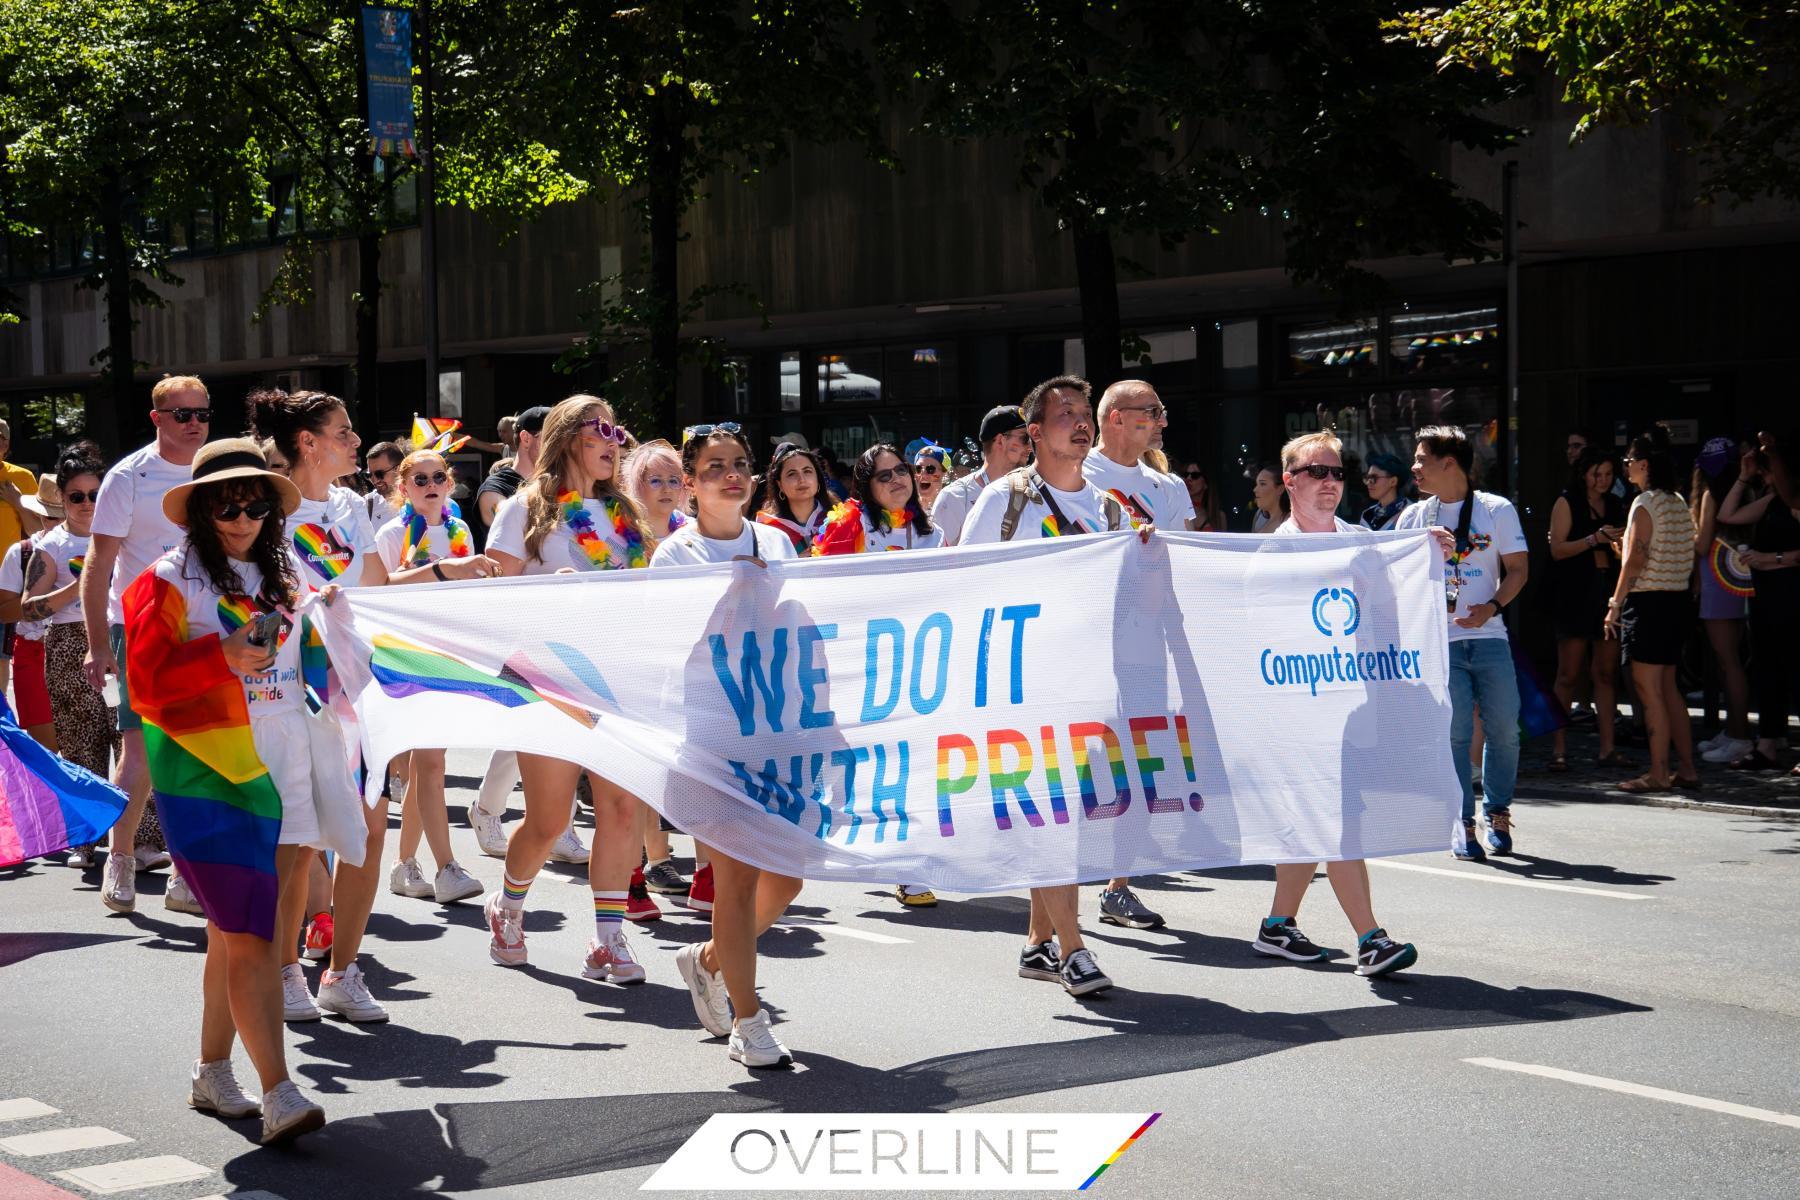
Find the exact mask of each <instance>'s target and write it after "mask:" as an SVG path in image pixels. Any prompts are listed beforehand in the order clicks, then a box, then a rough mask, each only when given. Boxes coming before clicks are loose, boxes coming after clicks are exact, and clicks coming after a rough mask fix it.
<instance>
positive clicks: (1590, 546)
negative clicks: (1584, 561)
mask: <svg viewBox="0 0 1800 1200" xmlns="http://www.w3.org/2000/svg"><path fill="white" fill-rule="evenodd" d="M1587 544H1588V549H1589V550H1592V549H1593V548H1594V535H1593V534H1591V533H1590V534H1588V535H1587Z"/></svg>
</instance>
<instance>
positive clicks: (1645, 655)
mask: <svg viewBox="0 0 1800 1200" xmlns="http://www.w3.org/2000/svg"><path fill="white" fill-rule="evenodd" d="M1693 625H1694V612H1693V605H1692V602H1691V601H1690V600H1689V599H1688V594H1687V593H1686V592H1632V593H1631V594H1630V595H1628V596H1626V597H1625V604H1624V607H1623V608H1622V609H1620V611H1619V644H1620V646H1622V647H1623V648H1624V655H1625V661H1627V662H1636V663H1643V664H1645V665H1646V666H1659V667H1672V666H1674V665H1675V664H1676V663H1678V662H1680V661H1681V648H1682V646H1683V645H1684V644H1685V643H1686V642H1687V635H1688V631H1689V630H1690V629H1692V628H1693Z"/></svg>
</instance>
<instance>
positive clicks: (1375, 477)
mask: <svg viewBox="0 0 1800 1200" xmlns="http://www.w3.org/2000/svg"><path fill="white" fill-rule="evenodd" d="M1392 478H1393V476H1392V475H1383V474H1380V473H1379V472H1376V471H1370V472H1369V473H1368V474H1367V475H1364V476H1363V482H1364V483H1380V482H1381V481H1382V480H1384V479H1392Z"/></svg>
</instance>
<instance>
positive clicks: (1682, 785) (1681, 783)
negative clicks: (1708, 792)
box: [1675, 775, 1705, 793]
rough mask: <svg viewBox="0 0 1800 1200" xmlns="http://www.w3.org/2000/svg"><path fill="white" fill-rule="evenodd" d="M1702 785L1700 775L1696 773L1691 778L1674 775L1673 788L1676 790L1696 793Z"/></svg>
mask: <svg viewBox="0 0 1800 1200" xmlns="http://www.w3.org/2000/svg"><path fill="white" fill-rule="evenodd" d="M1704 786H1705V785H1704V784H1702V783H1701V782H1700V777H1699V776H1698V775H1696V776H1694V777H1693V778H1692V779H1683V778H1682V777H1681V776H1679V775H1677V776H1676V777H1675V790H1676V791H1678V792H1696V793H1697V792H1699V791H1701V790H1702V789H1703V788H1704Z"/></svg>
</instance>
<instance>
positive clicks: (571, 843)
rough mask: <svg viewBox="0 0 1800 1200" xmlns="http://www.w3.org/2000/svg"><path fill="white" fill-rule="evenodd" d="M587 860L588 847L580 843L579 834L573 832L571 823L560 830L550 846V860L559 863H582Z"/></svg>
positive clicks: (573, 828)
mask: <svg viewBox="0 0 1800 1200" xmlns="http://www.w3.org/2000/svg"><path fill="white" fill-rule="evenodd" d="M587 860H588V848H587V847H586V846H584V845H582V844H581V835H579V834H577V833H576V832H575V827H574V826H573V825H571V826H569V827H568V828H567V829H565V830H563V831H562V836H561V837H558V838H557V839H556V842H555V844H554V845H552V846H551V847H550V861H551V862H559V863H584V862H586V861H587Z"/></svg>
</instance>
